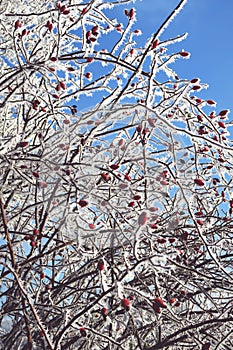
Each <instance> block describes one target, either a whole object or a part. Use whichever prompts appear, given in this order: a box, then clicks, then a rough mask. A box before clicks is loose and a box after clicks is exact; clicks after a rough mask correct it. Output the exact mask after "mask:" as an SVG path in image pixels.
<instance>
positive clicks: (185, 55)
mask: <svg viewBox="0 0 233 350" xmlns="http://www.w3.org/2000/svg"><path fill="white" fill-rule="evenodd" d="M179 54H180V56H182V57H188V56H189V55H190V53H189V52H186V51H180V52H179Z"/></svg>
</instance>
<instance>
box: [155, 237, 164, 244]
mask: <svg viewBox="0 0 233 350" xmlns="http://www.w3.org/2000/svg"><path fill="white" fill-rule="evenodd" d="M157 242H158V243H160V244H164V243H166V238H163V237H159V238H157Z"/></svg>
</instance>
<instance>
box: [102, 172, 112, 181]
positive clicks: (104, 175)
mask: <svg viewBox="0 0 233 350" xmlns="http://www.w3.org/2000/svg"><path fill="white" fill-rule="evenodd" d="M101 177H102V179H103V180H104V181H109V180H110V176H109V175H108V174H107V173H102V174H101Z"/></svg>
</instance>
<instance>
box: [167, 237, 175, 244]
mask: <svg viewBox="0 0 233 350" xmlns="http://www.w3.org/2000/svg"><path fill="white" fill-rule="evenodd" d="M168 241H169V242H170V243H174V242H175V241H176V239H175V238H174V237H170V238H168Z"/></svg>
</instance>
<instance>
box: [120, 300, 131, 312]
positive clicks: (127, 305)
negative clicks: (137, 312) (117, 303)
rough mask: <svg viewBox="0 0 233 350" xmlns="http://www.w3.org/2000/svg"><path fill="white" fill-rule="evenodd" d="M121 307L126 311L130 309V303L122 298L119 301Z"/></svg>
mask: <svg viewBox="0 0 233 350" xmlns="http://www.w3.org/2000/svg"><path fill="white" fill-rule="evenodd" d="M121 306H122V307H123V308H124V309H126V310H127V311H128V310H129V308H130V301H129V300H128V299H126V298H123V299H122V300H121Z"/></svg>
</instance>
